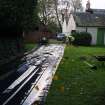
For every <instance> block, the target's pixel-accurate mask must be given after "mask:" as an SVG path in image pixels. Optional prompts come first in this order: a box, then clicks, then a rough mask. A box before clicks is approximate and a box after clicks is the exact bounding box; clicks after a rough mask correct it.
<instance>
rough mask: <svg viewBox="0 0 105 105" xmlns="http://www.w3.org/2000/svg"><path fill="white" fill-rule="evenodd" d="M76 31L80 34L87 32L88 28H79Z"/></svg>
mask: <svg viewBox="0 0 105 105" xmlns="http://www.w3.org/2000/svg"><path fill="white" fill-rule="evenodd" d="M76 31H78V32H86V28H85V27H77V28H76Z"/></svg>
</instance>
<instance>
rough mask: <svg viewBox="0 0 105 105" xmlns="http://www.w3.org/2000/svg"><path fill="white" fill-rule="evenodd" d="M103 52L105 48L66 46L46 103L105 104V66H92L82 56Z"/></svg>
mask: <svg viewBox="0 0 105 105" xmlns="http://www.w3.org/2000/svg"><path fill="white" fill-rule="evenodd" d="M100 54H101V55H103V54H104V55H105V48H99V47H73V46H71V47H70V46H68V47H66V49H65V54H64V57H63V59H62V61H61V63H60V65H59V68H58V70H57V72H56V76H55V79H54V80H53V83H52V86H51V88H50V90H49V94H48V96H47V99H46V103H45V105H105V69H104V68H105V67H100V66H99V67H98V69H97V70H92V69H91V68H90V67H88V66H87V65H86V64H84V63H83V61H81V60H80V57H81V56H88V57H89V56H91V55H100ZM90 62H91V60H90ZM94 63H96V62H94ZM96 64H97V63H96ZM97 65H98V64H97Z"/></svg>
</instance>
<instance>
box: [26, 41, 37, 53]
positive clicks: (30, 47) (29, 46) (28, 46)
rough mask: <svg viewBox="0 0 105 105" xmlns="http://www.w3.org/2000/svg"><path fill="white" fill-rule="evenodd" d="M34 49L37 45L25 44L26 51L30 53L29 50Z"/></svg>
mask: <svg viewBox="0 0 105 105" xmlns="http://www.w3.org/2000/svg"><path fill="white" fill-rule="evenodd" d="M35 47H37V44H33V43H32V44H30V43H28V44H25V49H26V51H30V50H32V49H33V48H35Z"/></svg>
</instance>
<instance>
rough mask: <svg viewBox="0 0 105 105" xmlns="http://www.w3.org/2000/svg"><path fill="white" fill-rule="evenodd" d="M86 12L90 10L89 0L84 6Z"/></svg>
mask: <svg viewBox="0 0 105 105" xmlns="http://www.w3.org/2000/svg"><path fill="white" fill-rule="evenodd" d="M86 10H90V1H89V0H88V1H87V4H86Z"/></svg>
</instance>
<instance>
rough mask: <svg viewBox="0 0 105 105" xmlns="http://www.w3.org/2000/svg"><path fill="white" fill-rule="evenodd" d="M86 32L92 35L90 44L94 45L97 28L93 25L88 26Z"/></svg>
mask: <svg viewBox="0 0 105 105" xmlns="http://www.w3.org/2000/svg"><path fill="white" fill-rule="evenodd" d="M87 32H89V33H90V34H91V35H92V42H91V44H92V45H96V44H97V28H95V27H90V28H88V30H87Z"/></svg>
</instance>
